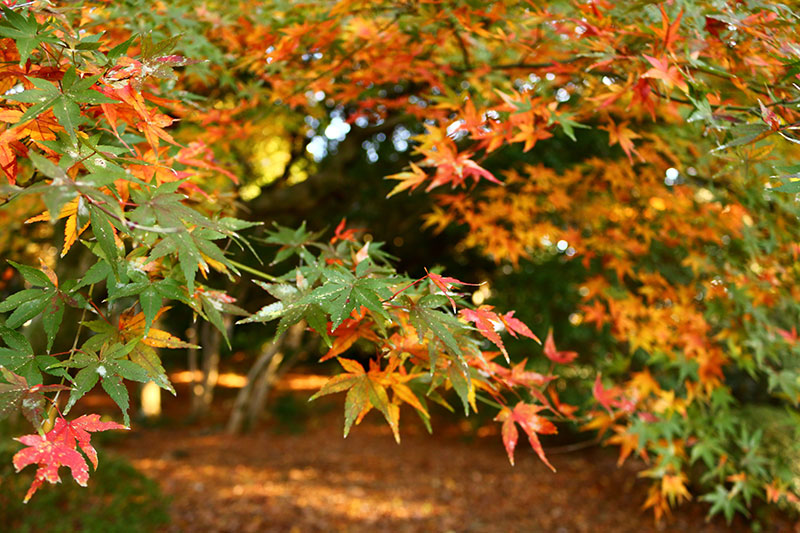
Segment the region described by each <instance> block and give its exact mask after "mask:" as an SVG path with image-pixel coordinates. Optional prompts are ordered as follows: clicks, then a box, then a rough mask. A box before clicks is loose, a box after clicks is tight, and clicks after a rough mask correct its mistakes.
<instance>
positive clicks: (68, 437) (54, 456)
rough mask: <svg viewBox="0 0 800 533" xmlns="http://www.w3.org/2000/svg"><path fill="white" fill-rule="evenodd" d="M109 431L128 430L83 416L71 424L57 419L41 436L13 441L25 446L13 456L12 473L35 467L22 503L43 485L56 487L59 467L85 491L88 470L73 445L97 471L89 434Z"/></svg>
mask: <svg viewBox="0 0 800 533" xmlns="http://www.w3.org/2000/svg"><path fill="white" fill-rule="evenodd" d="M109 429H128V428H127V427H125V426H123V425H121V424H117V423H115V422H100V415H84V416H81V417H79V418H76V419H75V420H73V421H72V422H67V421H66V420H64V419H58V420H57V421H56V424H55V426H54V427H53V429H52V430H50V431H49V432H47V433H45V434H44V435H23V436H22V437H19V438H16V439H15V440H17V441H19V442H21V443H22V444H24V445H25V446H26V447H25V448H23V449H21V450H20V451H18V452H17V453H16V454H15V455H14V458H13V460H12V461H13V464H14V468H15V469H16V471H17V472H19V471H21V470H22V469H23V468H25V467H26V466H28V465H32V464H35V465H37V466H38V467H39V468H38V470H37V471H36V475H35V477H34V480H33V482H32V483H31V486H30V488H29V489H28V492H27V494H25V500H24V501H25V502H26V503H27V502H28V500H30V499H31V497H32V496H33V495H34V493H35V492H36V491H37V490H38V489H39V487H41V486H42V484H43V483H44V482H45V481H47V482H48V483H60V482H61V478H60V477H59V475H58V469H59V468H60V467H62V466H66V467H68V468H69V469H70V472H71V474H72V478H73V479H74V480H75V481H76V482H77V483H78V484H79V485H81V486H82V487H85V486H86V484H87V482H88V481H89V466H88V465H87V464H86V460H85V459H84V458H83V456H82V455H81V454H80V453H78V451H77V450H76V445H77V446H79V447H80V449H81V450H83V452H84V453H85V454H86V456H87V457H88V458H89V460H90V461H91V462H92V465H93V466H94V467H95V468H97V452H96V451H95V449H94V448H93V447H92V445H91V442H90V439H91V436H90V435H89V432H96V431H106V430H109Z"/></svg>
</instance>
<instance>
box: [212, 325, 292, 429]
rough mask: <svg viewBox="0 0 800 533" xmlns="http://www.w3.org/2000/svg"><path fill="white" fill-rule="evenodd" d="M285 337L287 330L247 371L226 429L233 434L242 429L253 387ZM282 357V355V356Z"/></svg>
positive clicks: (268, 346)
mask: <svg viewBox="0 0 800 533" xmlns="http://www.w3.org/2000/svg"><path fill="white" fill-rule="evenodd" d="M285 338H286V332H284V333H282V334H281V335H280V337H278V338H277V339H275V340H274V341H273V342H271V343H270V344H269V345H267V346H266V348H265V349H264V351H262V352H261V355H259V356H258V359H256V362H255V363H253V366H252V367H250V371H249V372H248V373H247V383H245V386H244V387H242V388H241V390H239V394H238V395H237V396H236V401H235V402H234V404H233V410H232V411H231V416H230V418H229V419H228V427H227V429H226V430H227V432H228V433H231V434H233V433H240V432H241V431H242V429H243V427H244V423H245V417H246V414H247V405H248V404H249V403H250V401H251V400H252V394H253V389H255V387H256V384H257V382H258V381H259V378H260V377H261V374H262V373H264V372H265V370H266V369H267V367H268V366H269V364H270V362H271V361H272V359H273V358H274V357H275V356H276V355H277V354H279V353H280V352H279V350H280V349H281V346H282V345H283V341H284V339H285ZM282 357H283V356H282V355H281V358H282Z"/></svg>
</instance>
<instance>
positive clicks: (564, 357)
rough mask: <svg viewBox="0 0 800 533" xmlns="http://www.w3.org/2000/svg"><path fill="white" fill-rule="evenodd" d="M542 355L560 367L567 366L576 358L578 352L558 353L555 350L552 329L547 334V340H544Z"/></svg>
mask: <svg viewBox="0 0 800 533" xmlns="http://www.w3.org/2000/svg"><path fill="white" fill-rule="evenodd" d="M544 354H545V355H546V356H547V358H548V359H550V360H551V361H553V362H554V363H558V364H560V365H566V364H569V363H571V362H572V361H574V360H575V358H576V357H578V352H559V351H558V350H556V343H555V341H554V340H553V330H552V328H551V329H550V331H548V332H547V338H546V339H545V340H544Z"/></svg>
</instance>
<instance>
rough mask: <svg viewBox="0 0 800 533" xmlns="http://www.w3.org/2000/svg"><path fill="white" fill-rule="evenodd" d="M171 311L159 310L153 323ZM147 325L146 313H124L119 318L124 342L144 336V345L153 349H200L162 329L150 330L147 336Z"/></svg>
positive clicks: (164, 308) (166, 309) (163, 308)
mask: <svg viewBox="0 0 800 533" xmlns="http://www.w3.org/2000/svg"><path fill="white" fill-rule="evenodd" d="M169 309H170V307H162V308H161V309H159V310H158V311H157V312H156V313H155V316H154V317H153V319H152V322H155V321H156V320H158V318H159V317H160V316H161V315H163V314H164V313H166V312H167V311H168V310H169ZM145 325H146V320H145V314H144V311H140V312H139V313H136V314H135V315H134V314H132V313H123V314H122V315H121V316H120V318H119V325H118V326H117V329H118V330H119V331H120V333H121V334H122V338H123V340H125V341H127V340H130V339H133V338H135V337H138V336H139V335H142V336H143V337H142V341H141V342H142V344H146V345H147V346H150V347H152V348H176V349H177V348H198V346H195V345H193V344H189V343H188V342H184V341H182V340H181V339H179V338H178V337H176V336H174V335H172V334H170V333H168V332H166V331H164V330H160V329H155V328H150V330H149V331H147V335H145Z"/></svg>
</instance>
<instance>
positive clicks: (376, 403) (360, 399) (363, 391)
mask: <svg viewBox="0 0 800 533" xmlns="http://www.w3.org/2000/svg"><path fill="white" fill-rule="evenodd" d="M337 360H338V361H339V364H340V365H342V368H344V369H345V370H346V371H347V373H345V374H340V375H338V376H334V377H332V378H331V379H329V380H328V381H327V382H326V383H325V384H324V385H323V386H322V388H321V389H320V390H319V391H317V393H316V394H314V395H313V396H312V397H311V398H309V401H312V400H315V399H317V398H319V397H320V396H325V395H327V394H334V393H337V392H343V391H347V396H346V398H345V407H344V436H345V437H347V435H348V434H349V433H350V428H351V427H352V426H353V424H356V425H358V424H359V423H360V422H361V420H363V419H364V416H366V414H367V413H369V412H370V411H371V410H372V408H373V407H374V408H376V409H378V410H379V411H380V412H381V413H382V414H383V416H384V418H386V421H387V422H389V426H390V427H391V428H392V432H393V433H394V437H395V440H396V441H397V442H400V433H399V431H398V429H399V427H398V425H399V420H398V419H399V410H398V409H397V405H394V406H392V404H390V402H389V396H388V395H387V394H386V384H387V383H386V381H385V375H384V372H381V371H380V369H379V368H377V367H376V366H373V365H372V364H371V365H370V366H371V367H370V370H369V372H365V371H364V367H363V366H361V364H359V363H358V362H356V361H353V360H352V359H344V358H342V357H339V358H337ZM387 370H388V368H387Z"/></svg>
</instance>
